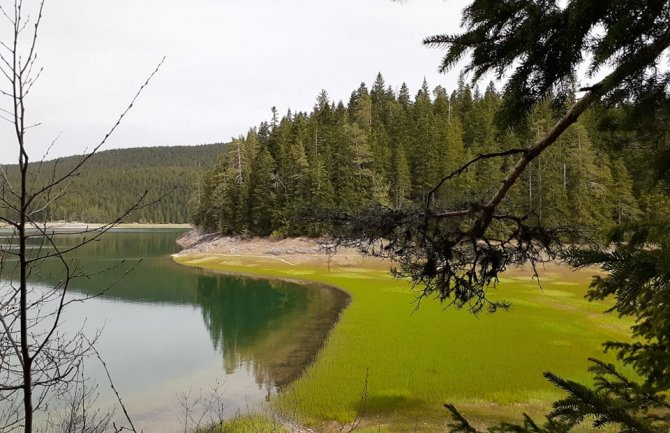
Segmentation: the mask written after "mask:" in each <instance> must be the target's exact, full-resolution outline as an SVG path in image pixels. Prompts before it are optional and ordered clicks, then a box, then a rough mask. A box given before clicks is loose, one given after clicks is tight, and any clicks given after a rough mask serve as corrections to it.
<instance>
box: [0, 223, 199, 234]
mask: <svg viewBox="0 0 670 433" xmlns="http://www.w3.org/2000/svg"><path fill="white" fill-rule="evenodd" d="M104 227H109V224H104V223H87V222H79V221H48V222H46V223H39V224H32V225H29V226H28V229H29V230H31V229H32V230H46V231H48V232H49V233H77V232H86V231H96V230H99V229H101V228H104ZM191 228H192V226H191V224H154V223H120V224H116V225H114V227H112V228H111V230H116V229H123V230H126V229H138V230H142V229H143V230H146V229H191ZM0 230H12V227H11V226H10V225H9V224H6V223H2V224H0Z"/></svg>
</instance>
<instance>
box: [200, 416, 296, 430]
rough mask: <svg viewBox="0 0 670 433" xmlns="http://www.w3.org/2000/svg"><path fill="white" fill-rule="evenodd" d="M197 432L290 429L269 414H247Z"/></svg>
mask: <svg viewBox="0 0 670 433" xmlns="http://www.w3.org/2000/svg"><path fill="white" fill-rule="evenodd" d="M197 433H288V430H286V428H285V427H283V426H282V425H281V424H280V423H279V422H278V421H277V420H275V419H272V418H270V417H268V416H265V415H245V416H240V417H235V418H233V419H230V420H228V421H224V422H222V423H221V424H219V425H216V426H212V427H207V428H201V429H199V430H198V431H197Z"/></svg>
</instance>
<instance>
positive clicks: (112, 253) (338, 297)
mask: <svg viewBox="0 0 670 433" xmlns="http://www.w3.org/2000/svg"><path fill="white" fill-rule="evenodd" d="M178 234H179V232H178V231H174V230H169V231H141V232H140V231H136V230H134V231H118V232H113V233H108V234H106V235H105V236H104V237H103V238H102V239H101V240H100V241H96V242H92V243H90V244H88V245H86V246H84V247H83V248H81V249H79V250H77V251H76V252H75V253H73V254H71V256H72V258H73V259H76V262H77V263H78V267H79V270H80V271H86V272H87V273H92V274H95V277H94V278H90V279H89V278H77V279H75V280H74V281H73V282H72V284H71V287H70V288H71V291H72V292H73V293H78V294H85V295H95V294H98V293H101V292H104V294H103V296H102V297H101V298H100V299H101V300H102V301H101V302H97V301H96V303H94V304H83V305H82V307H81V308H80V309H79V310H73V311H72V313H73V314H74V315H75V317H73V316H72V315H70V316H68V320H69V321H71V322H75V323H76V322H77V321H78V320H84V319H87V318H89V317H90V316H91V315H94V316H95V317H96V318H102V317H103V316H104V321H105V322H106V323H108V326H106V329H105V332H104V334H103V337H104V339H105V340H106V343H105V345H106V346H107V348H106V350H105V351H107V352H108V353H111V355H110V357H111V361H112V364H114V362H117V364H118V365H119V367H118V368H117V370H116V371H117V375H119V374H120V375H121V376H125V377H126V378H134V379H132V380H131V381H130V383H129V384H128V387H132V386H134V385H135V387H136V388H137V389H136V390H134V391H133V393H139V394H138V395H136V396H135V397H137V398H139V399H143V398H144V399H146V398H154V397H148V396H145V397H142V394H141V393H142V392H144V391H145V390H149V389H152V387H154V388H155V386H154V385H152V381H155V382H157V383H164V382H165V381H166V378H167V377H170V378H172V379H174V380H177V379H178V378H175V377H174V376H175V375H180V374H181V375H183V376H184V378H189V374H191V373H192V372H193V371H196V370H198V368H200V367H199V365H204V364H206V363H207V361H206V360H207V359H211V357H212V356H217V357H218V358H219V360H220V365H221V366H222V370H223V371H222V373H223V374H224V377H223V379H224V380H226V377H228V376H230V377H231V379H230V380H231V381H232V380H234V379H232V376H231V375H233V374H236V373H240V372H250V374H251V375H252V376H253V381H252V383H253V384H254V387H255V388H256V390H255V392H256V393H257V392H258V390H259V389H261V390H264V393H265V394H269V393H272V392H273V391H274V390H275V389H276V388H277V387H282V386H283V385H285V384H287V383H288V382H290V381H291V380H294V379H295V378H296V377H297V376H298V375H299V374H300V373H301V371H302V370H303V368H304V367H305V366H306V365H307V364H308V363H309V362H310V361H311V360H313V358H314V356H315V355H316V353H317V351H318V349H319V348H320V347H321V344H322V342H323V341H324V339H325V338H326V335H327V333H328V332H329V330H330V329H331V327H332V324H333V323H334V321H335V320H336V319H337V316H338V315H339V313H340V311H341V309H342V308H343V307H344V306H345V304H346V302H347V299H346V296H345V295H343V294H342V293H341V292H339V291H336V290H333V289H330V288H326V287H314V288H309V289H308V288H305V287H303V286H300V285H296V284H292V283H288V282H280V281H267V280H260V279H258V280H257V279H248V278H239V277H233V276H227V275H220V274H214V273H211V272H207V271H204V270H198V269H193V268H187V267H183V266H180V265H177V264H176V263H174V262H173V260H172V259H171V258H170V257H169V254H171V253H174V252H176V251H177V250H178V247H177V245H176V244H175V239H176V237H177V235H178ZM55 240H56V243H57V245H59V246H60V247H67V246H71V245H73V244H74V243H75V242H77V241H78V240H80V239H76V238H73V237H71V236H56V238H55ZM32 242H33V246H36V245H39V240H37V239H35V240H33V241H32ZM131 270H132V272H129V271H131ZM126 274H127V275H126ZM122 276H123V278H122V279H120V277H122ZM4 277H5V278H6V277H7V274H5V275H4ZM62 277H63V275H62V270H61V267H60V266H59V265H58V263H57V262H56V260H49V261H47V262H46V263H45V264H44V265H43V266H42V267H41V268H40V270H39V272H34V273H33V276H32V278H33V281H34V282H39V283H40V284H53V283H54V282H56V281H58V280H59V279H61V278H62ZM194 310H196V311H198V312H199V315H200V316H201V317H202V319H203V322H204V327H205V332H206V334H207V335H206V336H205V338H207V339H208V340H209V341H210V345H208V347H203V346H202V345H199V344H196V343H195V342H196V341H199V340H201V339H202V338H203V335H201V333H202V330H201V329H202V328H200V327H197V326H196V327H194V326H192V325H193V324H192V323H189V324H186V323H184V321H186V320H192V319H189V317H190V316H191V315H192V313H194V312H196V311H194ZM76 311H79V312H76ZM77 314H79V315H80V316H81V317H76V315H77ZM117 322H118V323H117ZM112 325H114V326H112ZM191 341H192V342H193V343H190V342H191ZM177 342H178V343H177ZM175 344H179V346H178V347H174V345H175ZM158 354H161V355H160V356H158ZM128 358H132V359H133V362H132V363H131V364H128V363H127V359H128ZM124 363H125V364H124ZM123 365H128V367H127V368H124V367H123ZM112 368H115V366H114V365H112ZM219 368H221V367H219ZM119 370H120V371H119ZM140 371H141V372H142V373H141V375H140V374H138V373H139V372H140ZM140 376H141V377H140ZM139 382H141V384H142V385H141V386H136V385H137V383H139ZM182 382H184V383H185V384H188V383H192V381H191V380H190V379H189V380H185V381H182ZM233 388H234V387H233ZM250 391H251V390H250ZM235 392H240V393H242V394H244V392H242V391H235ZM164 398H165V399H166V402H167V401H169V402H170V403H166V404H174V395H171V396H164ZM247 398H248V395H246V394H245V395H243V396H241V401H239V402H237V403H239V404H238V406H239V407H243V406H244V405H245V404H248V400H247ZM239 407H238V408H239Z"/></svg>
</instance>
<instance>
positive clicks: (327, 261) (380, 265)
mask: <svg viewBox="0 0 670 433" xmlns="http://www.w3.org/2000/svg"><path fill="white" fill-rule="evenodd" d="M177 244H178V245H179V246H180V247H181V248H182V249H181V251H179V252H178V253H176V254H173V257H174V258H175V259H176V258H179V257H187V256H191V255H207V256H209V257H225V258H239V259H244V258H249V259H254V260H263V261H268V262H276V263H278V264H279V263H281V264H282V265H288V266H290V267H292V268H296V270H299V269H300V268H301V267H305V266H307V267H311V266H317V267H322V266H325V267H327V268H328V269H329V270H330V269H332V268H340V267H358V266H365V267H367V268H372V269H376V270H379V269H386V270H388V269H389V267H390V262H389V261H386V260H383V259H381V258H378V257H372V256H367V255H364V254H362V253H361V252H360V251H358V250H357V249H355V248H351V247H338V248H337V250H336V251H335V252H328V251H327V250H326V248H325V247H324V246H323V245H322V244H321V241H320V240H319V239H313V238H305V237H298V238H284V239H272V238H261V237H252V238H242V237H238V236H225V235H220V234H216V233H209V234H200V233H197V232H196V231H195V230H191V231H189V232H186V233H184V234H183V235H182V236H180V237H179V238H177ZM268 278H271V277H268ZM301 281H304V280H302V279H301Z"/></svg>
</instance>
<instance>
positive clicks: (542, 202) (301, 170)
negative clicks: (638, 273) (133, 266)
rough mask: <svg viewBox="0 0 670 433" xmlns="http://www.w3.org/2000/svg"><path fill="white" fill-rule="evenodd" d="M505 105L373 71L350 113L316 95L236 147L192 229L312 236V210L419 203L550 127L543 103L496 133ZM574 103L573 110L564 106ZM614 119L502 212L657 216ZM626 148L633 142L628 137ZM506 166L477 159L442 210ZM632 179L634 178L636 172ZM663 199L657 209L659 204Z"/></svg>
mask: <svg viewBox="0 0 670 433" xmlns="http://www.w3.org/2000/svg"><path fill="white" fill-rule="evenodd" d="M503 102H504V101H503V98H502V96H501V94H500V93H499V92H498V91H496V89H495V88H494V86H493V85H489V86H488V87H487V88H486V89H485V90H484V91H483V92H482V91H481V90H480V89H479V88H477V87H475V88H472V87H471V86H469V85H467V84H466V83H465V82H464V81H463V80H461V81H460V82H459V85H458V88H457V89H456V90H455V91H453V92H451V93H448V92H447V90H446V89H444V88H443V87H441V86H437V87H435V88H434V89H432V90H430V88H429V87H428V84H427V83H426V82H425V81H424V83H423V85H422V86H421V88H420V89H419V90H418V92H417V93H416V94H415V95H414V96H413V97H412V96H411V94H410V90H409V88H408V87H407V85H405V84H403V85H402V86H401V87H400V89H399V90H398V91H394V90H393V88H392V87H390V86H388V85H387V84H386V83H385V82H384V79H383V77H382V75H381V74H378V75H377V77H376V79H375V81H374V83H373V84H372V87H371V88H368V87H367V86H366V85H365V84H361V85H360V87H359V88H358V89H356V90H355V91H353V92H352V94H351V98H350V99H349V101H348V103H347V104H346V105H345V104H344V103H343V102H339V103H335V102H333V101H331V100H330V99H329V97H328V94H327V93H326V92H325V91H322V92H321V93H320V94H319V95H318V97H317V100H316V104H315V106H314V109H313V110H312V112H311V113H305V112H297V113H292V112H291V111H289V112H288V113H287V114H286V115H285V116H283V117H282V118H281V119H280V118H279V116H278V114H277V112H276V110H275V109H273V112H272V120H271V121H269V122H263V123H261V124H260V125H259V126H258V127H257V128H252V129H250V130H249V132H248V133H247V134H246V136H241V137H239V138H237V139H234V140H233V141H232V143H231V145H230V146H229V148H228V149H226V151H225V152H224V153H223V154H222V155H221V156H220V157H219V159H218V162H217V163H216V165H215V166H214V167H211V168H210V169H209V170H208V171H207V172H206V173H204V174H203V175H202V176H201V178H200V179H199V181H198V183H197V185H196V190H195V192H194V195H193V197H192V199H191V204H190V207H191V212H192V221H193V223H194V224H195V225H197V226H199V227H201V228H203V229H204V230H207V231H220V232H223V233H228V234H240V233H248V234H255V235H270V234H273V233H274V234H277V235H288V236H292V235H319V234H322V233H323V232H324V229H326V228H327V227H325V223H324V222H322V221H318V220H317V219H315V218H310V217H309V215H310V214H312V215H313V213H314V210H316V209H322V210H324V211H332V210H336V211H338V212H349V213H355V212H357V211H360V210H363V209H366V208H370V207H379V206H383V207H387V208H407V207H412V206H414V207H418V206H423V203H424V201H425V199H426V194H427V193H428V192H429V191H430V190H431V189H432V188H433V187H434V186H436V185H437V184H438V183H439V182H440V181H441V180H442V178H443V176H445V175H446V174H448V173H450V172H452V171H454V170H456V169H457V168H459V167H460V166H461V165H462V164H464V163H465V162H466V161H468V160H470V159H472V158H474V157H476V156H477V155H480V154H483V153H491V152H502V151H506V150H510V149H515V148H522V147H525V146H526V145H527V143H529V142H531V141H533V140H535V139H536V138H537V137H538V136H539V134H541V133H543V132H544V131H546V130H547V129H548V128H550V127H551V125H552V124H553V123H554V121H555V118H556V116H557V114H556V112H557V110H556V104H555V101H549V100H548V101H546V102H545V103H543V104H539V105H538V106H537V107H536V108H534V110H533V111H532V112H531V113H530V115H529V116H528V117H527V118H526V119H525V120H524V122H523V124H522V125H518V126H516V127H515V128H513V129H512V128H509V127H500V126H499V125H501V124H502V123H501V122H498V121H497V119H498V117H499V114H500V112H501V109H502V107H503V105H504V104H503ZM568 102H569V101H568ZM617 110H619V109H618V108H616V107H610V108H607V109H602V110H594V111H591V112H589V113H588V114H587V115H586V116H583V118H582V119H581V120H580V122H579V123H577V124H575V125H573V126H572V127H570V129H569V130H568V131H567V132H566V133H565V134H563V136H561V138H560V143H559V145H557V146H553V147H552V148H550V149H549V150H547V151H546V152H545V153H544V154H543V155H542V156H541V157H540V158H538V159H537V160H536V161H534V162H533V164H532V165H531V167H530V168H529V169H528V170H527V172H526V173H525V174H524V177H523V179H522V180H521V181H520V182H517V184H516V185H515V186H514V188H513V191H511V193H510V195H509V197H508V199H507V200H506V202H505V204H504V207H505V208H506V209H505V210H506V211H509V212H510V213H516V214H520V215H532V216H533V217H536V218H537V220H538V221H539V222H540V223H541V224H543V225H546V226H557V225H563V226H571V227H587V226H588V227H602V226H607V225H611V224H614V223H623V222H629V221H633V220H635V219H637V218H639V217H641V216H643V215H644V214H645V213H650V212H656V211H657V210H658V209H659V200H661V199H662V197H660V196H658V194H657V193H656V192H655V190H654V188H653V185H651V182H650V180H649V179H650V178H651V177H650V176H646V175H644V173H636V176H635V178H634V179H633V178H632V177H631V167H633V166H634V163H635V161H634V160H635V158H640V154H639V153H631V154H624V153H621V152H614V151H612V150H611V146H609V145H608V142H609V141H612V140H618V139H621V137H620V136H615V135H614V134H613V133H611V132H608V131H610V129H611V128H609V127H608V122H610V123H609V124H611V122H612V121H615V120H616V117H617V113H618V111H617ZM628 139H633V138H632V137H630V136H629V137H628ZM513 163H514V160H513V159H512V158H508V159H505V158H502V159H496V160H482V161H480V162H478V163H477V164H474V165H472V166H471V167H470V168H469V169H468V170H466V171H465V172H464V173H462V174H461V175H460V176H457V177H455V178H453V179H450V180H449V181H448V182H445V183H444V184H443V185H442V186H441V187H440V188H439V189H438V190H437V191H436V193H435V195H434V203H435V204H437V205H439V206H440V207H443V208H450V207H456V206H462V205H463V204H464V203H469V202H477V201H480V200H481V199H482V198H483V197H486V196H487V195H489V194H490V193H491V191H492V190H493V189H494V188H496V187H497V185H498V184H499V182H500V181H501V180H502V179H503V178H504V176H505V173H506V171H507V170H508V169H509V167H510V166H511V164H513ZM638 174H639V175H638ZM663 200H664V199H662V200H661V201H663Z"/></svg>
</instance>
